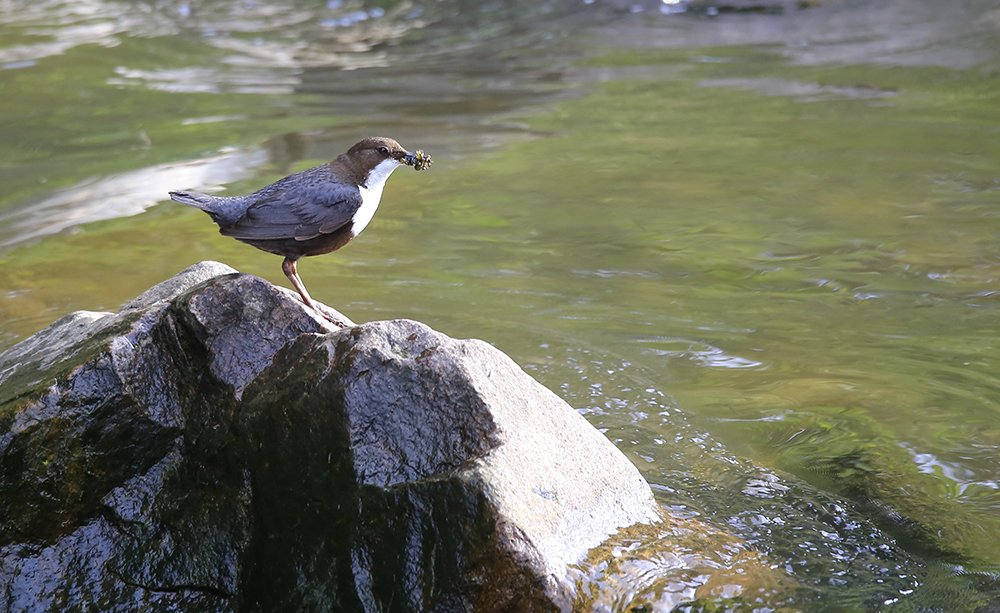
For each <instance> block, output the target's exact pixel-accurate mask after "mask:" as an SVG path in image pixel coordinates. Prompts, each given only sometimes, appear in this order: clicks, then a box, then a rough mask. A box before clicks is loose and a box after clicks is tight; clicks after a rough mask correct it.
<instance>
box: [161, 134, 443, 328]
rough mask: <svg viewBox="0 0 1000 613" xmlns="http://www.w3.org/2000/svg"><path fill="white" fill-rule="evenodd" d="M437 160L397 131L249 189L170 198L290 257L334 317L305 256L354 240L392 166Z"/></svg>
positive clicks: (288, 269) (286, 266) (291, 270)
mask: <svg viewBox="0 0 1000 613" xmlns="http://www.w3.org/2000/svg"><path fill="white" fill-rule="evenodd" d="M430 164H431V158H430V156H429V155H426V154H424V152H423V151H420V150H418V151H417V152H416V154H413V153H410V152H409V151H407V150H406V149H403V147H402V146H401V145H400V144H399V143H397V142H396V141H394V140H393V139H391V138H385V137H381V136H375V137H371V138H366V139H364V140H363V141H361V142H359V143H358V144H356V145H354V146H353V147H351V148H350V149H348V150H347V153H344V154H342V155H339V156H337V159H335V160H333V161H332V162H330V163H328V164H323V165H322V166H316V167H315V168H310V169H309V170H303V171H302V172H297V173H295V174H293V175H289V176H287V177H285V178H284V179H281V180H280V181H277V182H275V183H272V184H271V185H268V186H267V187H265V188H264V189H262V190H260V191H257V192H254V193H252V194H248V195H246V196H222V197H220V196H209V195H208V194H199V193H197V192H186V191H176V192H170V198H171V199H173V200H175V201H177V202H180V203H183V204H189V205H191V206H193V207H197V208H199V209H201V210H203V211H205V212H206V213H208V214H209V215H211V217H212V219H213V220H214V221H215V223H217V224H219V232H220V233H221V234H222V235H223V236H231V237H233V238H235V239H236V240H240V241H243V242H244V243H247V244H248V245H253V246H254V247H256V248H258V249H262V250H264V251H267V252H269V253H274V254H277V255H280V256H284V258H285V261H284V262H282V264H281V270H283V271H284V272H285V275H286V276H287V277H288V279H289V280H290V281H291V282H292V285H294V286H295V289H296V290H298V292H299V295H300V296H302V301H303V302H305V303H306V305H308V306H309V307H311V308H312V309H313V310H315V311H316V312H318V313H320V314H321V315H323V317H325V318H327V319H330V317H329V316H328V315H327V314H326V313H324V312H323V311H320V310H319V309H317V308H316V305H314V304H313V301H312V298H310V297H309V292H307V291H306V286H305V284H303V283H302V279H300V278H299V273H298V270H297V269H296V263H297V262H298V261H299V258H302V257H305V256H308V255H322V254H324V253H330V252H331V251H336V250H337V249H340V248H341V247H343V246H344V245H346V244H347V243H349V242H351V239H353V238H354V237H355V236H357V235H358V234H361V231H362V230H364V229H365V226H367V225H368V222H369V221H371V219H372V216H374V215H375V209H377V208H378V204H379V201H380V200H381V199H382V188H383V187H385V182H386V180H387V179H388V178H389V175H391V174H392V171H394V170H396V169H397V168H399V167H400V166H404V165H408V166H413V167H414V168H415V169H416V170H423V169H424V168H427V167H428V166H430ZM331 321H333V320H332V319H331ZM335 323H336V322H335Z"/></svg>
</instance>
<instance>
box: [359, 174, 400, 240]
mask: <svg viewBox="0 0 1000 613" xmlns="http://www.w3.org/2000/svg"><path fill="white" fill-rule="evenodd" d="M402 165H403V164H402V163H401V162H399V161H398V160H392V159H389V160H382V161H381V162H379V164H378V166H376V167H375V168H372V169H371V172H369V173H368V180H367V181H365V184H364V185H359V186H358V189H360V190H361V208H359V209H358V212H357V213H355V214H354V219H353V221H352V223H351V234H353V235H354V236H357V235H358V234H361V231H362V230H364V229H365V227H366V226H367V225H368V222H370V221H371V220H372V217H374V216H375V211H376V210H377V209H378V203H379V201H380V200H382V188H384V187H385V182H386V181H387V180H388V179H389V175H391V174H392V171H393V170H396V169H397V168H399V167H400V166H402Z"/></svg>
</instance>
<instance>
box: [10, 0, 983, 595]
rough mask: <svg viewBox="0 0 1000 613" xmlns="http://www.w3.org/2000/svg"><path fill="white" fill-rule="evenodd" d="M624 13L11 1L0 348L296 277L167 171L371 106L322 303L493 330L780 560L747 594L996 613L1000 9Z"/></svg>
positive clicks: (327, 130) (695, 501) (671, 483)
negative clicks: (774, 578) (413, 160)
mask: <svg viewBox="0 0 1000 613" xmlns="http://www.w3.org/2000/svg"><path fill="white" fill-rule="evenodd" d="M634 6H636V7H638V6H642V7H643V8H644V10H643V11H642V12H632V11H633V10H634V9H633V5H632V4H631V3H626V4H623V5H622V6H621V7H615V6H613V5H609V4H601V2H600V0H597V2H594V3H593V4H589V5H584V4H576V3H565V4H562V3H551V4H535V3H525V4H518V3H514V2H508V3H495V4H483V5H480V4H477V3H461V2H456V3H448V2H440V3H435V4H428V5H426V6H421V5H419V4H413V3H402V4H393V5H389V4H388V3H382V4H377V5H376V4H375V3H371V4H369V5H361V4H354V3H350V2H343V3H341V2H330V3H327V4H326V5H322V4H320V5H315V4H312V3H305V2H297V3H280V4H279V3H273V4H271V3H260V2H256V3H246V2H233V3H224V2H216V3H210V2H205V3H194V2H192V3H183V2H178V3H158V4H156V5H151V4H150V5H147V4H142V3H111V2H101V1H96V0H94V1H92V2H83V3H81V2H75V3H62V2H43V3H21V2H6V3H0V23H2V25H0V45H2V47H0V67H2V68H4V70H0V89H2V91H3V92H4V96H3V97H0V124H2V131H3V134H4V138H3V139H2V141H0V178H2V181H0V249H2V252H0V348H3V347H7V346H10V345H11V344H13V343H15V342H17V341H18V340H19V339H22V338H24V337H25V336H26V335H29V334H31V333H33V332H34V331H37V330H38V329H41V328H43V327H44V326H46V325H48V324H49V323H50V322H51V321H52V320H54V319H56V318H57V317H60V316H62V315H63V314H66V313H68V312H71V311H73V310H78V309H87V310H106V309H110V310H113V309H117V308H118V307H119V306H120V305H121V304H122V303H124V302H126V301H127V300H129V299H130V298H132V297H133V296H135V295H136V294H138V293H140V292H141V291H142V290H144V289H146V288H147V287H149V286H150V285H152V284H154V283H156V282H158V281H160V280H162V279H164V278H166V277H169V276H170V275H172V274H174V273H176V272H177V271H179V270H181V269H182V268H184V267H186V266H188V265H190V264H193V263H195V262H198V261H201V260H205V259H215V260H221V261H224V262H226V263H228V264H230V265H232V266H234V267H236V268H238V269H240V270H242V271H245V272H250V273H253V274H258V275H261V276H263V277H265V278H268V279H270V280H271V281H274V282H276V283H282V284H287V282H286V280H285V279H284V277H283V276H282V274H281V272H280V266H279V264H280V261H279V260H278V258H276V257H274V256H270V255H268V254H264V253H262V252H258V251H256V250H254V249H252V248H250V247H248V246H245V245H242V244H239V243H236V242H234V241H231V240H229V239H225V238H223V237H221V236H219V235H218V234H217V232H216V230H215V228H214V226H213V225H212V224H211V223H210V220H209V219H208V218H207V216H205V215H204V214H203V213H201V212H199V211H196V210H193V209H189V208H187V207H184V206H182V205H178V204H175V203H172V202H164V199H165V195H166V192H167V191H168V190H170V189H180V188H197V189H206V188H209V187H212V186H218V187H224V188H225V192H224V193H244V192H247V191H252V190H255V189H258V188H259V187H261V186H263V185H266V184H267V183H269V182H271V181H273V180H275V179H277V178H280V177H281V176H283V175H284V174H287V173H289V172H291V171H293V170H298V169H301V168H306V167H309V166H312V165H315V164H318V163H321V162H323V161H326V160H328V159H329V158H331V157H332V156H334V155H336V154H337V153H339V152H341V151H343V150H344V149H346V147H347V146H349V145H350V144H352V143H353V142H354V141H356V140H357V139H358V138H359V137H362V136H366V135H369V134H376V133H377V134H386V135H391V136H394V137H396V138H397V139H399V140H400V141H401V142H402V143H403V144H404V146H407V147H409V148H411V149H416V148H421V149H424V150H425V151H428V152H429V153H431V154H433V155H434V157H435V165H434V167H433V168H431V169H430V171H428V172H422V173H419V174H417V173H412V172H404V171H400V172H398V173H396V175H394V176H393V178H392V180H391V181H390V182H389V184H388V186H387V187H386V191H385V195H384V198H383V203H382V206H381V209H380V210H379V212H378V214H377V215H376V217H375V219H374V220H373V222H372V223H371V225H370V226H369V228H368V229H367V230H366V232H365V233H364V234H363V235H362V236H361V237H360V238H359V239H358V240H356V241H355V242H354V243H353V244H352V245H350V246H349V247H347V248H345V249H344V250H342V251H339V252H337V253H335V254H331V255H329V256H325V257H323V258H313V259H309V260H304V261H303V262H302V263H301V266H300V272H301V274H302V276H303V278H304V280H305V282H306V283H307V285H308V287H309V288H310V291H311V292H312V294H313V295H314V297H316V298H317V299H318V300H321V301H323V302H325V303H327V304H330V305H332V306H334V307H336V308H338V309H340V310H342V311H343V312H344V313H345V314H347V315H348V316H350V317H351V318H353V319H354V320H356V321H366V320H374V319H384V318H393V317H409V318H413V319H418V320H420V321H423V322H426V323H428V324H430V325H431V326H433V327H435V328H437V329H439V330H441V331H443V332H445V333H448V334H450V335H452V336H456V337H478V338H483V339H486V340H488V341H490V342H492V343H494V344H495V345H496V346H498V347H499V348H500V349H502V350H504V351H506V352H507V353H508V354H510V355H511V356H512V357H513V358H514V359H515V360H516V361H517V362H518V363H520V364H521V365H522V366H523V367H524V368H525V369H526V370H528V372H530V373H531V374H532V375H534V376H535V377H536V378H538V379H539V380H540V381H542V382H543V383H545V384H546V385H547V386H549V387H550V388H552V389H554V390H555V391H557V392H558V393H559V394H560V395H562V396H563V397H564V398H566V399H567V400H568V401H569V402H570V403H571V404H573V405H574V406H575V407H577V408H578V409H580V410H581V411H583V412H584V413H585V414H586V415H587V417H588V419H590V420H591V422H592V423H594V424H595V425H596V426H598V427H600V428H601V429H602V430H604V431H606V432H607V434H608V435H609V436H610V437H611V438H612V439H613V440H614V441H615V442H616V443H617V444H618V445H619V447H620V448H621V449H623V450H624V451H625V452H626V453H627V454H628V455H629V457H630V458H631V459H632V460H633V461H634V462H636V464H637V465H639V467H640V468H641V470H643V472H644V474H645V476H646V477H647V479H649V481H650V482H651V483H652V484H653V486H654V490H655V491H656V492H657V496H658V497H659V500H660V501H661V503H662V504H663V505H664V506H667V507H669V508H670V509H671V510H673V511H674V512H675V513H677V514H679V515H682V516H685V517H692V518H699V519H700V520H701V521H704V522H705V523H706V524H707V525H709V526H711V527H713V529H716V530H722V531H726V532H729V533H732V534H735V535H736V536H738V537H741V538H742V539H744V540H745V541H746V542H748V543H749V545H750V546H751V547H752V548H753V549H754V550H756V551H758V552H760V553H763V554H764V555H765V556H766V557H767V559H768V560H769V563H770V564H772V565H773V566H774V567H775V569H776V570H777V571H780V572H781V573H784V575H785V576H787V577H788V578H790V583H791V584H792V585H794V586H796V587H794V588H790V589H789V590H785V591H782V592H781V593H774V594H770V595H767V596H766V597H762V598H764V601H763V604H760V605H758V606H769V607H771V608H785V609H788V610H796V609H807V610H859V609H861V610H864V609H868V610H883V609H888V608H891V609H892V610H931V609H935V608H936V610H955V611H962V610H967V611H973V610H976V608H977V607H981V606H987V607H994V608H995V607H998V606H1000V584H998V582H997V580H996V573H997V571H998V569H1000V554H998V552H1000V491H998V490H1000V460H998V453H997V449H998V446H1000V428H998V426H997V423H998V416H1000V415H998V413H1000V411H998V406H1000V405H998V402H1000V391H998V390H1000V387H998V381H997V375H996V372H997V365H998V363H1000V343H998V342H997V340H996V333H995V331H996V327H997V325H996V315H997V307H998V302H1000V293H998V290H1000V287H998V283H1000V281H998V280H1000V245H998V241H997V234H998V230H1000V219H998V215H1000V170H998V169H1000V114H998V109H1000V62H998V61H997V55H996V51H997V47H998V46H1000V43H998V41H1000V36H998V34H1000V32H998V30H1000V13H997V11H996V9H994V8H992V7H991V6H990V5H989V3H975V2H966V3H961V4H958V3H955V4H953V5H950V6H941V5H940V3H938V4H934V3H927V4H926V5H925V4H923V3H918V2H882V3H879V2H870V3H865V2H858V3H850V4H848V3H841V2H831V3H826V4H824V5H821V6H817V7H814V8H809V9H798V8H795V5H792V4H779V3H774V4H773V6H780V7H781V8H782V9H783V12H776V11H770V12H768V11H764V12H745V13H736V12H726V11H722V13H721V14H720V15H718V16H717V17H715V18H713V17H710V16H709V15H708V13H707V9H705V8H704V7H699V6H696V5H692V6H690V7H689V9H691V10H689V11H688V12H687V13H684V14H678V15H664V14H662V13H661V11H660V8H659V7H660V6H664V7H668V8H669V7H672V6H674V5H666V4H652V3H651V4H649V5H634ZM718 6H719V7H721V8H723V9H724V8H725V7H726V6H735V5H725V4H719V5H718ZM768 6H772V5H768ZM695 9H698V10H695ZM362 10H364V13H363V15H364V17H363V18H362V12H361V11H362ZM655 542H656V540H655V539H647V540H645V541H643V540H641V539H640V540H639V541H636V543H638V544H633V545H634V547H633V549H636V550H638V551H642V552H645V553H644V554H643V555H645V556H646V557H645V558H643V559H644V560H647V561H648V560H651V559H654V558H655V557H656V547H655ZM724 549H725V548H724V547H723V546H721V545H720V552H721V551H723V550H724ZM630 551H631V550H630ZM723 557H724V556H723ZM713 564H717V565H719V564H723V563H722V562H718V561H716V562H713ZM657 573H660V574H657ZM647 575H649V576H646V577H645V578H644V579H643V580H642V581H643V582H644V583H643V586H644V587H643V588H642V589H644V590H646V591H645V592H643V594H644V595H643V594H640V595H639V596H636V600H632V601H630V600H629V598H625V597H624V596H621V594H632V595H633V596H634V595H635V593H636V592H637V591H638V592H642V590H637V589H631V588H634V587H635V586H634V585H632V584H631V581H633V579H629V578H627V573H626V578H622V577H621V576H618V577H613V576H611V575H608V576H604V577H603V578H601V579H599V580H597V583H598V584H599V585H601V586H602V587H601V588H600V589H601V590H604V591H603V593H604V594H605V595H606V596H607V597H606V598H605V599H604V600H603V601H604V602H611V603H615V604H614V605H613V606H612V609H613V610H629V609H630V608H631V607H634V606H638V605H639V604H641V602H644V601H643V600H642V599H643V598H646V599H647V601H650V602H652V601H655V600H656V597H657V596H656V595H657V594H661V595H662V594H666V593H667V592H669V591H670V589H672V588H671V587H670V586H671V585H673V584H672V583H671V579H670V576H669V573H666V572H665V571H657V570H652V571H649V570H648V569H647ZM650 576H651V577H652V578H650ZM681 583H683V582H681ZM677 585H680V583H678V584H677ZM685 589H686V588H685ZM630 590H631V591H630ZM725 595H726V596H729V598H722V600H721V601H719V603H718V604H719V606H720V607H722V608H733V609H735V608H739V607H740V606H744V605H745V606H747V607H748V608H751V607H752V599H749V597H748V598H747V599H742V600H741V598H740V597H739V596H738V595H734V594H731V593H725ZM674 601H676V599H674V600H671V599H670V598H667V597H665V596H664V597H663V598H662V602H674ZM692 606H693V607H694V608H695V610H703V609H708V610H714V609H711V606H712V605H710V604H705V601H701V603H700V604H698V605H692ZM698 607H702V608H698ZM636 610H641V609H636ZM988 610H992V609H988Z"/></svg>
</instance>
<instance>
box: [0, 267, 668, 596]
mask: <svg viewBox="0 0 1000 613" xmlns="http://www.w3.org/2000/svg"><path fill="white" fill-rule="evenodd" d="M337 315H338V316H339V314H337ZM339 317H340V318H341V319H343V321H345V322H348V323H349V320H347V319H346V318H343V316H339ZM659 519H661V517H660V513H659V510H658V508H657V507H656V505H655V504H654V502H653V498H652V493H651V491H650V489H649V486H648V485H647V484H646V483H645V481H643V479H642V478H641V476H640V475H639V473H638V471H637V470H636V469H635V467H634V466H632V464H631V463H629V461H628V460H627V459H626V458H625V457H624V456H623V455H622V454H621V453H620V452H619V451H618V450H617V449H616V448H615V447H614V446H613V445H612V444H611V443H610V442H609V441H608V440H607V439H606V438H605V437H604V436H603V435H602V434H600V433H599V432H598V431H597V430H595V429H594V428H593V427H591V426H590V425H589V424H588V423H587V422H586V420H584V419H583V417H581V416H580V415H579V414H578V413H577V412H576V411H574V410H573V409H572V408H571V407H569V406H568V405H566V403H565V402H563V401H562V400H560V399H559V398H558V397H557V396H555V395H554V394H553V393H551V392H550V391H549V390H547V389H545V388H544V387H542V386H541V385H540V384H538V383H537V382H536V381H534V380H533V379H532V378H531V377H529V376H528V375H527V374H525V373H524V372H523V371H522V370H521V369H520V368H519V367H518V366H517V365H516V364H514V362H513V361H511V360H510V359H509V358H508V357H507V356H505V355H504V354H502V353H501V352H499V351H497V350H496V349H494V348H493V347H491V346H490V345H488V344H487V343H484V342H481V341H461V340H455V339H451V338H449V337H447V336H445V335H443V334H440V333H438V332H435V331H433V330H431V329H430V328H428V327H427V326H424V325H423V324H420V323H417V322H413V321H407V320H398V321H382V322H373V323H368V324H362V325H357V326H355V325H353V324H351V327H348V328H345V329H340V328H338V327H336V326H334V325H332V324H330V323H329V322H327V321H326V320H325V319H323V318H321V317H319V316H318V315H316V314H315V313H314V312H313V311H311V310H310V309H308V308H305V307H304V306H303V305H302V304H301V303H300V302H299V301H298V300H297V298H296V297H295V296H294V294H292V293H291V292H289V291H288V290H283V289H281V288H277V287H275V286H273V285H271V284H270V283H268V282H266V281H264V280H262V279H259V278H257V277H253V276H251V275H243V274H239V273H237V272H236V271H234V270H233V269H231V268H229V267H226V266H224V265H221V264H218V263H214V262H206V263H202V264H199V265H197V266H194V267H192V268H190V269H188V270H186V271H184V272H182V273H180V274H179V275H177V276H176V277H174V278H172V279H170V280H168V281H165V282H164V283H162V284H160V285H158V286H156V287H154V288H152V289H151V290H149V291H147V292H146V293H144V294H143V295H142V296H140V297H138V298H137V299H136V300H134V301H133V302H131V303H129V304H128V305H126V306H125V307H124V308H123V309H122V310H121V311H119V312H118V313H115V314H111V313H75V314H73V315H70V316H67V317H64V318H63V319H61V320H59V321H57V322H55V323H54V324H53V325H52V326H50V327H49V328H47V329H46V330H43V331H41V332H39V333H38V334H36V335H34V336H32V337H31V338H29V339H26V340H25V341H24V342H22V343H21V344H19V345H17V346H15V347H13V348H11V349H10V350H8V351H7V352H6V353H4V354H2V355H0V610H2V611H10V612H12V613H13V612H32V613H34V612H38V613H41V612H46V613H48V612H55V611H71V610H80V611H83V610H95V609H96V610H101V611H121V612H132V611H136V612H138V611H206V612H220V613H221V612H227V611H233V612H236V611H296V612H299V611H317V612H319V611H441V612H451V611H559V610H562V611H569V610H572V608H573V604H572V599H573V594H572V587H571V582H570V579H569V575H568V572H569V571H568V568H569V567H570V566H571V565H572V564H575V563H577V562H579V561H581V560H582V559H583V558H584V557H585V556H586V555H587V552H588V551H590V550H592V548H594V547H596V546H598V545H600V544H601V543H602V542H604V541H605V539H606V538H607V537H608V536H609V535H611V534H612V533H614V532H615V531H616V530H618V529H620V528H623V527H626V526H632V525H636V524H642V523H650V522H654V521H657V520H659Z"/></svg>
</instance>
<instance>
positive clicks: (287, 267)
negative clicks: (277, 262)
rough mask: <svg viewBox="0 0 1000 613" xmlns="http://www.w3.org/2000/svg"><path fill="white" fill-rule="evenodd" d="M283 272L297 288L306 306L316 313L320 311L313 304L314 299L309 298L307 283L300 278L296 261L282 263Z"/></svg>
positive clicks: (289, 260) (290, 260) (288, 259)
mask: <svg viewBox="0 0 1000 613" xmlns="http://www.w3.org/2000/svg"><path fill="white" fill-rule="evenodd" d="M281 270H282V271H283V272H284V273H285V276H286V277H288V280H289V281H291V282H292V285H294V286H295V289H296V290H297V291H298V292H299V296H302V302H304V303H306V306H307V307H309V308H311V309H313V310H314V311H319V309H317V308H316V305H315V304H313V301H312V298H310V297H309V292H307V291H306V286H305V283H303V282H302V279H300V278H299V271H298V270H296V260H292V259H290V258H285V261H284V262H282V263H281Z"/></svg>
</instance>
